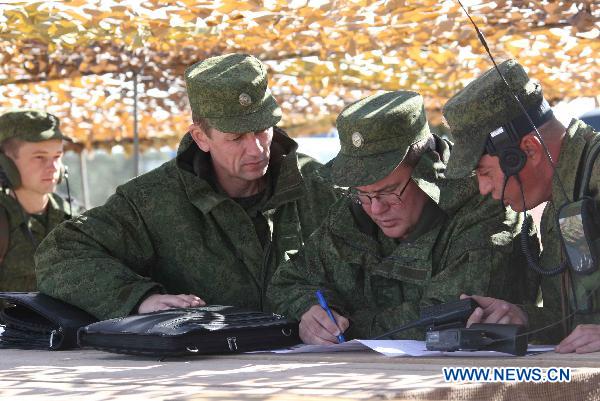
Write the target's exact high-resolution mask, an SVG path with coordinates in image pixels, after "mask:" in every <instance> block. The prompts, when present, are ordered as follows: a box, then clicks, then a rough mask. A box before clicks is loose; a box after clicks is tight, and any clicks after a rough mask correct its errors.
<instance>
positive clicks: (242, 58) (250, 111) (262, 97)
mask: <svg viewBox="0 0 600 401" xmlns="http://www.w3.org/2000/svg"><path fill="white" fill-rule="evenodd" d="M185 82H186V86H187V93H188V97H189V100H190V106H191V107H192V116H193V118H194V119H196V118H198V117H202V118H206V119H207V120H208V122H209V123H210V124H211V125H212V126H213V127H215V128H217V129H218V130H220V131H223V132H234V133H243V132H251V131H260V130H263V129H266V128H269V127H272V126H274V125H275V124H277V123H278V122H279V120H281V109H280V108H279V105H278V104H277V101H276V100H275V98H274V97H273V96H272V95H271V92H270V91H269V89H268V88H267V69H266V67H265V65H264V64H263V63H262V62H261V61H260V60H258V59H257V58H256V57H253V56H250V55H247V54H237V53H236V54H226V55H222V56H217V57H211V58H208V59H206V60H203V61H200V62H198V63H196V64H194V65H192V66H190V67H189V68H188V69H186V70H185Z"/></svg>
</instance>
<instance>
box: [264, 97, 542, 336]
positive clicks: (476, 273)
mask: <svg viewBox="0 0 600 401" xmlns="http://www.w3.org/2000/svg"><path fill="white" fill-rule="evenodd" d="M337 127H338V131H339V136H340V143H341V150H340V153H339V154H338V155H337V156H336V158H335V159H334V160H333V164H332V171H331V173H332V178H333V181H334V183H335V184H336V185H339V186H342V187H350V190H349V196H348V197H345V198H342V199H340V200H338V202H336V203H335V205H334V206H332V208H331V209H330V213H329V216H328V217H327V219H326V220H325V222H324V224H323V225H322V226H321V227H320V228H319V229H318V230H317V231H315V233H313V235H312V236H311V238H310V239H309V241H308V242H307V243H306V245H305V247H304V248H303V249H302V250H301V251H300V252H299V254H297V255H295V256H292V258H291V260H290V261H288V262H286V263H284V264H283V265H281V266H280V267H279V269H278V270H277V272H276V273H275V275H274V277H273V282H272V284H271V287H270V289H269V297H270V298H271V299H272V301H273V302H274V303H275V304H276V305H277V307H278V311H279V312H280V313H282V314H285V315H287V316H289V317H293V318H297V319H300V336H301V338H302V340H303V341H304V342H306V343H317V344H329V343H335V342H337V340H336V336H337V335H338V334H339V333H340V332H344V331H345V336H346V338H347V339H348V338H370V337H373V336H377V335H380V334H382V333H384V332H386V331H389V330H391V329H393V328H394V327H396V326H399V325H402V324H404V323H407V322H409V321H411V320H413V319H416V318H418V315H419V308H420V307H422V306H426V305H432V304H437V303H441V302H447V301H453V300H456V299H457V298H458V296H459V295H460V294H461V292H464V291H477V292H483V293H486V294H490V295H492V294H496V295H499V294H504V296H506V297H509V298H511V299H513V300H514V302H522V301H525V300H531V299H533V298H534V297H535V288H533V289H531V288H527V287H526V285H525V284H524V281H523V280H522V279H523V277H522V273H523V270H522V269H520V267H519V268H518V269H515V268H514V267H515V266H520V265H521V264H522V263H523V261H522V255H521V252H520V250H519V249H518V247H517V246H516V245H513V244H512V242H513V237H514V236H515V235H516V233H517V232H518V231H519V228H520V224H519V223H520V222H519V221H518V216H517V215H516V214H515V213H512V212H510V213H506V214H505V211H504V210H503V209H502V208H499V207H498V206H497V205H496V204H494V202H493V201H491V200H490V201H488V200H486V199H484V198H483V197H481V196H479V194H477V188H476V183H475V181H474V179H471V178H469V179H463V180H453V181H448V180H445V179H444V170H445V167H446V161H447V160H448V157H449V155H450V148H451V146H450V144H449V143H448V142H447V141H445V140H443V139H441V138H439V137H437V136H435V135H432V134H431V133H430V131H429V127H428V124H427V121H426V117H425V110H424V107H423V99H422V97H421V96H420V95H418V94H417V93H414V92H402V91H400V92H387V93H383V94H381V95H374V96H371V97H367V98H365V99H362V100H360V101H358V102H356V103H354V104H352V105H350V106H348V107H347V108H346V109H344V110H343V111H342V113H341V114H340V115H339V117H338V119H337ZM530 241H531V242H532V243H533V244H534V245H535V242H536V241H537V237H536V236H535V233H533V234H532V236H531V237H530ZM318 289H321V290H322V292H323V294H324V295H325V297H326V299H327V300H328V301H329V305H330V306H331V308H332V309H333V313H334V315H335V317H336V320H337V326H338V327H336V325H335V324H334V323H333V322H332V321H331V320H330V319H329V318H328V316H327V314H326V313H325V311H324V310H323V309H322V308H321V307H320V306H319V305H318V304H317V299H316V298H315V291H316V290H318ZM346 329H347V330H346ZM397 337H399V338H421V337H423V333H422V332H421V331H417V330H411V331H406V332H403V333H400V334H398V335H397Z"/></svg>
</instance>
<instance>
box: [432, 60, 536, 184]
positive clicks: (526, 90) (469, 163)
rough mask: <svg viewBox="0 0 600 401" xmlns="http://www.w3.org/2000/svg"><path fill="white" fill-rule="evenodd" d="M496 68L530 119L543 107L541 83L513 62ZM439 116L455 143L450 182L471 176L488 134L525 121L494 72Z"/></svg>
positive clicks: (460, 94)
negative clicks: (508, 124)
mask: <svg viewBox="0 0 600 401" xmlns="http://www.w3.org/2000/svg"><path fill="white" fill-rule="evenodd" d="M498 67H499V69H500V71H501V72H502V74H503V75H504V77H505V78H506V81H507V82H508V84H509V85H510V87H511V89H512V90H513V92H514V93H515V95H517V96H518V97H519V99H520V100H521V102H522V103H523V106H525V109H527V111H528V112H529V113H530V115H531V113H534V112H535V111H536V110H537V109H540V106H541V105H542V103H545V102H544V96H543V94H542V87H541V85H540V83H539V82H538V81H535V80H533V79H530V78H529V77H528V76H527V73H526V72H525V70H524V69H523V67H522V66H521V65H520V64H519V63H517V62H516V61H515V60H507V61H505V62H503V63H501V64H499V65H498ZM545 104H546V105H547V103H545ZM530 111H531V112H530ZM442 113H443V114H444V117H445V118H446V121H447V122H448V125H449V126H450V132H451V133H452V139H453V140H454V147H453V148H452V153H451V154H450V160H449V161H448V168H447V170H446V176H447V177H449V178H461V177H465V176H468V175H470V174H472V172H473V170H475V168H476V167H477V163H478V162H479V159H480V158H481V156H482V155H483V152H484V149H485V144H486V141H487V138H488V136H489V134H490V133H491V132H493V131H494V130H496V129H497V128H499V127H501V126H502V125H505V124H507V123H509V122H513V121H514V120H516V119H523V118H524V119H526V117H525V116H524V115H523V112H522V110H521V108H520V107H519V104H518V103H517V101H516V100H515V99H514V97H513V96H512V95H511V94H510V92H509V90H508V88H507V87H506V84H504V82H503V81H502V78H501V77H500V74H498V71H496V70H495V68H491V69H490V70H488V71H487V72H485V73H484V74H483V75H481V76H480V77H479V78H477V79H475V80H474V81H472V82H471V83H469V84H468V85H467V86H466V87H465V88H464V89H463V90H461V91H460V92H458V93H457V94H456V95H454V96H453V97H452V98H451V99H450V100H448V102H447V103H446V104H445V105H444V108H443V110H442ZM534 121H535V120H534Z"/></svg>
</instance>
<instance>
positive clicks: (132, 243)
mask: <svg viewBox="0 0 600 401" xmlns="http://www.w3.org/2000/svg"><path fill="white" fill-rule="evenodd" d="M154 257H155V255H154V250H153V246H152V242H151V239H150V238H149V236H148V232H147V230H146V227H145V224H144V221H143V218H142V216H141V215H140V214H139V212H138V210H137V208H136V207H135V205H134V204H133V203H131V202H130V201H129V200H128V199H127V198H126V197H125V196H124V195H123V193H121V192H120V191H119V189H117V193H116V194H114V195H113V196H111V197H110V198H109V199H108V201H107V202H106V204H105V205H104V206H100V207H97V208H94V209H91V210H89V211H87V212H86V213H84V214H83V215H81V216H79V217H77V218H75V219H73V220H70V221H67V222H64V223H62V224H61V225H59V226H58V227H57V228H56V229H54V230H53V231H52V232H51V233H50V234H49V235H48V236H47V237H46V239H45V240H44V241H43V242H42V243H41V244H40V246H39V248H38V250H37V252H36V255H35V260H36V274H37V280H38V287H39V289H40V291H41V292H43V293H46V294H48V295H51V296H53V297H55V298H58V299H61V300H63V301H66V302H68V303H71V304H73V305H76V306H78V307H80V308H81V309H83V310H86V311H87V312H89V313H91V314H93V315H95V316H96V317H98V318H99V319H108V318H113V317H118V316H125V315H128V314H130V313H131V312H132V311H133V310H134V308H135V307H136V306H137V304H138V303H139V302H140V300H141V299H142V298H143V297H144V296H145V295H146V294H147V293H149V292H161V291H162V289H161V287H160V285H159V284H157V283H155V282H152V281H151V280H150V279H148V278H147V277H146V276H147V275H148V273H149V272H148V269H149V266H150V263H151V261H152V259H153V258H154Z"/></svg>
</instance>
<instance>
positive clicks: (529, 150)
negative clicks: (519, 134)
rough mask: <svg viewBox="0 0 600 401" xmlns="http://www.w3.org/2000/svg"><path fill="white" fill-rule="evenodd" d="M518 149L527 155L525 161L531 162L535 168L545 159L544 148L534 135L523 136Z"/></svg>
mask: <svg viewBox="0 0 600 401" xmlns="http://www.w3.org/2000/svg"><path fill="white" fill-rule="evenodd" d="M519 147H520V148H521V150H522V151H523V152H525V154H526V155H527V161H529V162H531V163H532V164H533V165H534V166H537V165H538V164H539V163H540V161H541V160H542V159H543V158H544V157H545V155H544V152H545V150H544V147H543V146H542V143H541V142H540V139H539V138H538V137H537V136H535V135H532V134H528V135H525V136H524V137H523V139H522V140H521V145H520V146H519Z"/></svg>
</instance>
